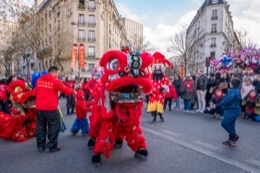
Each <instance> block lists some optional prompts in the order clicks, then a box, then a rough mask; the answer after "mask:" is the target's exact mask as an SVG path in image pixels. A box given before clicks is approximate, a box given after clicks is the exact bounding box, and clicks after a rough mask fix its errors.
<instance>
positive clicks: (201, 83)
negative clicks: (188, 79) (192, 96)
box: [196, 70, 208, 113]
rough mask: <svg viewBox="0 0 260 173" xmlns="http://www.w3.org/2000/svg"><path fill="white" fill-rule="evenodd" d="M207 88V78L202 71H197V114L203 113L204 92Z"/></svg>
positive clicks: (204, 105) (204, 106) (204, 103)
mask: <svg viewBox="0 0 260 173" xmlns="http://www.w3.org/2000/svg"><path fill="white" fill-rule="evenodd" d="M207 86H208V78H207V76H206V75H205V74H203V70H198V78H197V88H196V90H197V96H198V102H199V109H198V110H197V112H201V113H203V112H204V110H205V108H206V92H207Z"/></svg>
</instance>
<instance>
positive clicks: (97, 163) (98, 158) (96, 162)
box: [92, 154, 101, 167]
mask: <svg viewBox="0 0 260 173" xmlns="http://www.w3.org/2000/svg"><path fill="white" fill-rule="evenodd" d="M92 163H93V165H94V166H95V167H99V166H100V164H101V156H100V154H97V155H94V156H92Z"/></svg>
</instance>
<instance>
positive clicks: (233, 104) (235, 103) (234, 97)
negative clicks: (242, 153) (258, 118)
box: [211, 78, 241, 147]
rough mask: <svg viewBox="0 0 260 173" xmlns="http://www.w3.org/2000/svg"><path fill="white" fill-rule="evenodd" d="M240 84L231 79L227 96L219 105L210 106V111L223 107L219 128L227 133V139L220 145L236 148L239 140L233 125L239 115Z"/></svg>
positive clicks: (236, 79) (235, 79)
mask: <svg viewBox="0 0 260 173" xmlns="http://www.w3.org/2000/svg"><path fill="white" fill-rule="evenodd" d="M240 84H241V81H240V80H239V79H238V78H234V79H232V80H231V83H230V90H229V91H228V94H227V96H225V97H224V98H223V100H222V101H221V102H220V103H218V104H213V105H211V109H215V108H217V109H219V108H221V107H223V106H224V107H225V112H224V118H223V120H222V123H221V126H222V127H223V128H224V129H225V130H226V131H227V132H228V133H229V139H228V140H227V141H225V142H223V143H222V144H224V145H229V146H232V147H235V146H236V142H237V141H238V139H239V136H238V135H237V133H236V128H235V123H236V120H237V117H238V116H239V115H240V114H241V108H240V100H241V95H240V92H239V86H240Z"/></svg>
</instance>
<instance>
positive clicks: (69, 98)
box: [66, 95, 76, 109]
mask: <svg viewBox="0 0 260 173" xmlns="http://www.w3.org/2000/svg"><path fill="white" fill-rule="evenodd" d="M66 97H67V104H66V107H67V108H68V109H70V108H72V109H74V107H75V103H76V102H75V97H74V96H72V95H69V96H66Z"/></svg>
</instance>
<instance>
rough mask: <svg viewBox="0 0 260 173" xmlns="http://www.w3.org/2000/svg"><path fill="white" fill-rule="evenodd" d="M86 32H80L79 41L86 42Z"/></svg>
mask: <svg viewBox="0 0 260 173" xmlns="http://www.w3.org/2000/svg"><path fill="white" fill-rule="evenodd" d="M85 40H86V37H85V31H84V30H79V41H85Z"/></svg>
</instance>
